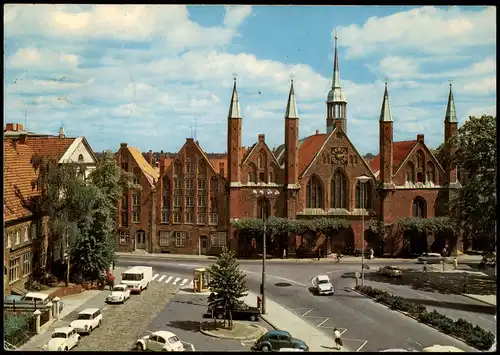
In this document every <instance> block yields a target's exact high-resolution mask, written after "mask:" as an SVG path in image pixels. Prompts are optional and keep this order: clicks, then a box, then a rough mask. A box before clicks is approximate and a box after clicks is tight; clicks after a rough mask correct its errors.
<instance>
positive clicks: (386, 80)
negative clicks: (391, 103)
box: [384, 77, 389, 85]
mask: <svg viewBox="0 0 500 355" xmlns="http://www.w3.org/2000/svg"><path fill="white" fill-rule="evenodd" d="M384 81H385V85H387V83H388V82H389V78H388V77H385V78H384Z"/></svg>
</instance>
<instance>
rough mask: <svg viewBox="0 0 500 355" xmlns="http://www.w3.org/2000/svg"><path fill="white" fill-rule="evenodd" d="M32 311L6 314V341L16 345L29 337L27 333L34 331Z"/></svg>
mask: <svg viewBox="0 0 500 355" xmlns="http://www.w3.org/2000/svg"><path fill="white" fill-rule="evenodd" d="M32 318H33V314H32V313H15V314H13V313H8V314H4V324H3V327H4V335H5V341H7V342H9V343H11V344H12V345H14V346H16V345H18V344H20V343H23V342H24V341H25V340H26V339H27V334H29V333H31V332H32V329H31V326H32V322H31V320H32Z"/></svg>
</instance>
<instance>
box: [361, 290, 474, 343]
mask: <svg viewBox="0 0 500 355" xmlns="http://www.w3.org/2000/svg"><path fill="white" fill-rule="evenodd" d="M352 291H354V292H356V293H358V294H360V295H361V296H364V297H366V298H369V299H371V300H373V301H374V302H376V303H378V304H381V305H383V306H385V307H386V308H387V309H389V310H390V311H396V312H399V313H401V314H403V315H405V316H407V317H409V318H412V319H414V320H416V321H417V322H418V323H420V324H423V325H426V326H428V327H429V328H433V329H435V330H437V331H438V332H439V333H441V334H443V335H446V336H449V337H450V338H453V339H455V340H458V341H461V342H462V343H464V344H465V345H467V346H470V347H471V348H473V349H476V350H478V351H483V350H479V349H477V348H475V347H474V346H473V345H470V344H468V343H466V342H465V341H464V340H463V339H460V338H457V337H456V336H454V335H450V334H446V333H443V332H442V331H441V330H440V329H439V328H436V327H435V326H433V325H430V324H427V323H423V322H421V321H419V320H418V319H417V318H415V317H413V316H412V315H410V314H409V313H407V312H403V311H400V310H398V309H391V308H390V307H389V306H387V305H385V304H383V303H380V302H377V301H376V299H375V298H373V297H371V296H368V295H365V294H364V293H362V292H359V291H358V290H355V289H354V288H352Z"/></svg>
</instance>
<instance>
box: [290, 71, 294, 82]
mask: <svg viewBox="0 0 500 355" xmlns="http://www.w3.org/2000/svg"><path fill="white" fill-rule="evenodd" d="M290 79H291V80H292V83H293V79H295V74H294V73H292V74H291V75H290Z"/></svg>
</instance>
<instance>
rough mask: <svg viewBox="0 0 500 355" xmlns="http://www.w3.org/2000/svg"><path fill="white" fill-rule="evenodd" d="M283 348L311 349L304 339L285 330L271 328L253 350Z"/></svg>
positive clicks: (277, 349) (276, 349)
mask: <svg viewBox="0 0 500 355" xmlns="http://www.w3.org/2000/svg"><path fill="white" fill-rule="evenodd" d="M282 348H292V349H302V350H303V351H309V347H308V346H307V345H306V343H305V342H304V341H302V340H300V339H297V338H294V337H292V335H291V334H290V333H288V332H287V331H284V330H270V331H268V332H267V333H266V334H264V335H262V336H261V337H260V338H259V339H258V340H257V341H256V342H255V344H254V345H253V346H252V350H253V351H279V350H280V349H282Z"/></svg>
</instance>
